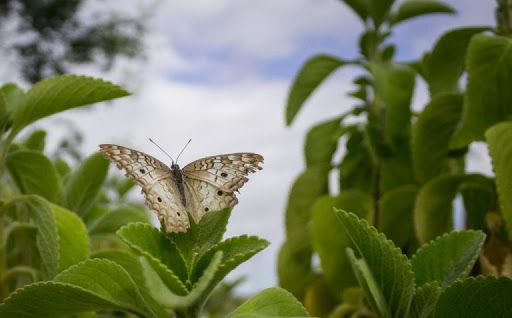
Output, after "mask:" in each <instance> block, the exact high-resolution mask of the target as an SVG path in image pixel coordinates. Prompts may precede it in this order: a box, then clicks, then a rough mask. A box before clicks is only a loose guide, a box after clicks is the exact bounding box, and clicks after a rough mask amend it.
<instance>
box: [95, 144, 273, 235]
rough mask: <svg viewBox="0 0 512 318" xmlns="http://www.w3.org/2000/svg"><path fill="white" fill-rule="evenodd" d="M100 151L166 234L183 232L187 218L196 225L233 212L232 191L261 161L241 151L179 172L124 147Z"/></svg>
mask: <svg viewBox="0 0 512 318" xmlns="http://www.w3.org/2000/svg"><path fill="white" fill-rule="evenodd" d="M100 150H101V151H102V152H103V154H104V155H105V157H106V158H107V159H109V160H111V161H112V162H114V163H115V164H116V166H117V168H119V169H122V170H123V171H124V172H125V175H126V176H128V177H130V178H132V179H133V180H134V181H135V182H136V183H137V184H138V185H139V186H140V187H141V188H142V193H144V197H145V203H146V206H147V207H148V208H150V209H151V210H153V211H155V212H156V214H157V216H158V218H159V219H160V221H161V222H162V223H163V224H164V226H165V230H166V231H167V232H186V231H187V229H188V228H189V226H190V225H189V218H188V214H190V215H191V216H192V219H193V220H194V222H195V223H199V221H200V220H201V218H202V217H203V215H204V214H205V213H207V212H208V211H217V210H222V209H225V208H232V207H234V206H235V205H236V204H237V203H238V200H237V198H236V196H235V193H234V191H237V190H238V189H240V188H241V187H242V186H243V185H244V184H245V183H246V182H247V181H248V179H247V177H246V176H247V175H248V174H249V173H252V172H255V171H256V170H261V169H262V167H260V166H259V163H260V162H261V163H262V162H263V157H262V156H260V155H258V154H255V153H246V152H242V153H232V154H225V155H217V156H211V157H205V158H202V159H199V160H196V161H193V162H191V163H189V164H188V165H186V166H185V167H184V168H183V169H180V167H179V166H178V164H176V163H174V162H173V163H172V164H171V166H170V167H168V166H167V165H165V164H164V163H162V162H161V161H159V160H158V159H156V158H153V157H152V156H150V155H147V154H145V153H143V152H140V151H137V150H133V149H130V148H126V147H123V146H118V145H111V144H102V145H100Z"/></svg>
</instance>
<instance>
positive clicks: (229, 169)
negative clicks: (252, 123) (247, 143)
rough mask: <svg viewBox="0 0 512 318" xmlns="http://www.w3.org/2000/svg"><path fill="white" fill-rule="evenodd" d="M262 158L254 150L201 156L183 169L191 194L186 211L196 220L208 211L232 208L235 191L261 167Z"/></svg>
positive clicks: (235, 200)
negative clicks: (251, 151)
mask: <svg viewBox="0 0 512 318" xmlns="http://www.w3.org/2000/svg"><path fill="white" fill-rule="evenodd" d="M262 162H263V157H262V156H260V155H258V154H254V153H233V154H226V155H218V156H212V157H206V158H202V159H199V160H196V161H193V162H191V163H189V164H188V165H186V166H185V167H184V168H183V174H184V177H185V178H184V179H185V180H184V181H185V182H184V183H185V185H186V187H187V189H188V192H190V193H191V197H192V198H191V200H190V205H191V206H190V207H189V213H190V214H191V215H192V217H193V219H194V221H195V222H196V223H197V222H199V220H201V218H202V216H203V215H204V214H205V213H207V212H208V211H218V210H222V209H225V208H232V207H234V206H235V205H236V204H237V203H238V199H237V198H236V195H235V193H234V191H237V190H238V189H240V188H241V187H242V186H243V185H244V184H245V183H246V182H247V181H248V180H249V179H248V178H247V175H249V173H253V172H256V171H257V170H261V169H262V168H261V167H260V166H259V164H260V163H262Z"/></svg>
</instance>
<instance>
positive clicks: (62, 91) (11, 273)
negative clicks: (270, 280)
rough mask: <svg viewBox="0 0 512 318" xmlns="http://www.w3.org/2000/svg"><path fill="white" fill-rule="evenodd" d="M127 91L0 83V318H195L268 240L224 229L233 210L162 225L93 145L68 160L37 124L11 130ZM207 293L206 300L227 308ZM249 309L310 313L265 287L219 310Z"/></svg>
mask: <svg viewBox="0 0 512 318" xmlns="http://www.w3.org/2000/svg"><path fill="white" fill-rule="evenodd" d="M126 95H128V92H127V91H125V90H124V89H123V88H121V87H119V86H117V85H114V84H112V83H109V82H105V81H103V80H100V79H94V78H90V77H84V76H73V75H70V76H56V77H52V78H49V79H46V80H43V81H41V82H39V83H37V84H36V85H34V86H33V87H32V88H31V89H30V90H28V91H27V92H24V91H22V90H21V89H20V88H19V87H18V86H16V85H14V84H7V85H4V86H2V87H1V88H0V128H1V129H0V131H1V132H2V136H1V141H0V145H1V147H0V191H1V192H0V298H1V299H2V300H3V303H2V304H0V317H9V318H10V317H20V318H23V317H69V316H70V315H74V317H76V316H77V315H79V317H93V316H95V315H96V313H95V312H97V311H98V312H100V316H101V317H120V316H121V317H133V316H137V317H162V318H164V317H199V316H200V314H201V313H202V309H203V305H204V303H205V301H206V300H207V298H208V296H209V295H210V293H211V292H212V290H213V288H214V287H215V286H216V285H217V284H218V283H220V282H221V281H222V279H223V278H224V277H225V276H226V275H227V274H228V273H229V272H230V271H231V270H233V269H234V268H235V267H237V266H238V265H239V264H241V263H243V262H245V261H246V260H248V259H249V258H250V257H252V256H253V255H254V254H256V253H257V252H259V251H260V250H262V249H263V248H265V247H266V246H267V245H268V242H267V241H265V240H262V239H260V238H258V237H255V236H247V235H242V236H239V237H233V238H229V239H227V240H222V237H223V234H224V232H225V229H226V225H227V223H228V218H229V216H230V212H231V211H230V210H223V211H213V212H210V213H208V214H206V215H205V217H204V218H203V219H202V221H201V223H200V224H195V223H194V222H192V221H191V228H190V229H189V231H188V232H186V233H180V234H173V233H171V234H167V233H165V232H163V231H159V230H158V229H156V228H154V227H153V226H152V225H151V224H150V220H149V217H148V214H147V213H146V210H145V209H144V208H143V207H142V206H140V204H138V203H134V202H131V201H130V200H129V198H127V193H128V191H129V190H130V189H131V188H132V187H133V183H131V182H130V181H127V180H126V179H119V178H117V177H112V178H108V177H107V174H108V167H109V163H108V161H107V160H105V159H104V158H103V156H102V155H101V154H100V153H99V152H98V153H95V154H92V155H91V156H89V157H87V158H85V160H83V161H82V162H81V163H80V164H79V166H78V167H77V168H76V169H72V168H70V166H69V165H68V164H67V162H66V161H64V160H63V159H62V158H55V159H54V160H51V159H50V158H49V157H48V156H46V155H45V154H44V148H45V136H46V132H45V131H42V130H35V131H33V132H32V133H31V134H30V135H29V136H28V137H27V138H25V139H23V140H18V139H17V137H18V135H19V133H20V132H21V131H22V130H24V129H25V128H27V127H29V126H30V125H31V124H32V123H34V122H36V121H37V120H39V119H41V118H43V117H47V116H50V115H53V114H56V113H59V112H62V111H65V110H67V109H70V108H75V107H81V106H85V105H88V104H91V103H96V102H100V101H106V100H110V99H113V98H119V97H123V96H126ZM229 291H230V289H229V288H227V289H225V291H224V294H222V291H221V290H220V291H219V292H217V295H229ZM219 293H221V294H219ZM214 295H215V294H214ZM212 301H213V302H211V303H210V305H209V308H211V309H212V308H213V309H215V308H217V309H218V310H224V309H227V308H225V307H224V308H221V307H222V306H219V304H218V302H219V301H218V300H217V305H215V299H214V298H213V299H212ZM231 309H234V308H231ZM258 315H261V316H269V317H270V316H279V317H306V316H308V313H307V312H306V310H305V309H304V307H303V306H302V304H300V302H298V301H297V300H296V299H295V298H294V297H293V296H292V295H291V294H290V293H288V292H287V291H285V290H283V289H279V288H274V289H267V290H264V291H262V292H261V293H259V294H258V295H256V296H254V297H253V298H251V299H249V300H247V301H246V302H245V303H244V304H241V305H240V306H238V308H236V309H234V311H232V312H231V313H230V314H229V315H228V317H248V316H258Z"/></svg>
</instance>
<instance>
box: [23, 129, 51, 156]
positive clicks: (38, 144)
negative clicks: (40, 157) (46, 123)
mask: <svg viewBox="0 0 512 318" xmlns="http://www.w3.org/2000/svg"><path fill="white" fill-rule="evenodd" d="M45 144H46V131H44V130H42V129H38V130H34V131H33V132H32V133H31V134H30V135H29V136H28V137H27V138H26V139H25V141H24V142H23V145H24V146H25V147H27V148H28V149H30V150H37V151H43V150H44V146H45Z"/></svg>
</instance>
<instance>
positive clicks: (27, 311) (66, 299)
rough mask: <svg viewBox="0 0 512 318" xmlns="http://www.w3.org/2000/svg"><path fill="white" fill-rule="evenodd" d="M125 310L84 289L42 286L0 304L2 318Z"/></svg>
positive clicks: (31, 287) (28, 288)
mask: <svg viewBox="0 0 512 318" xmlns="http://www.w3.org/2000/svg"><path fill="white" fill-rule="evenodd" d="M101 309H117V310H124V309H125V308H124V307H123V306H121V305H119V304H117V303H116V302H111V301H108V300H106V299H103V298H102V297H101V296H100V295H97V294H95V293H93V292H91V291H88V290H86V289H83V288H81V287H77V286H73V285H69V284H63V283H57V282H38V283H34V284H30V285H27V286H25V287H22V288H18V289H16V291H15V292H13V293H12V294H11V295H9V297H8V298H7V299H5V301H4V303H2V304H0V317H2V318H11V317H17V318H40V317H66V316H69V315H72V314H77V313H80V312H86V311H95V310H101Z"/></svg>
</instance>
